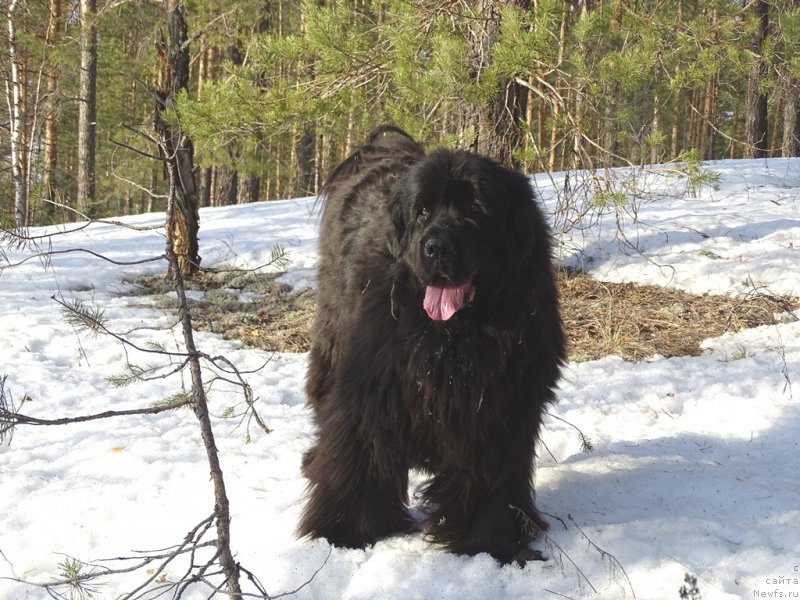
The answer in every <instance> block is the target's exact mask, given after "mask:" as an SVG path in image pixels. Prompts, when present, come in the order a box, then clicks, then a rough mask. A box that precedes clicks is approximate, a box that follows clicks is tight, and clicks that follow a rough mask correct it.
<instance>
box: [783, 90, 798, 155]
mask: <svg viewBox="0 0 800 600" xmlns="http://www.w3.org/2000/svg"><path fill="white" fill-rule="evenodd" d="M783 102H784V103H783V139H782V142H781V156H785V157H788V156H800V81H798V80H796V79H792V80H790V81H789V82H788V84H787V85H786V88H785V89H784V97H783Z"/></svg>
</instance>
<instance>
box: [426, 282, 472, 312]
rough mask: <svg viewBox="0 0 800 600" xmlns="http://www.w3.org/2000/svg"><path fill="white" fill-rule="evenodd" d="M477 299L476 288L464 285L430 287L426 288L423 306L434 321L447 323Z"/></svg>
mask: <svg viewBox="0 0 800 600" xmlns="http://www.w3.org/2000/svg"><path fill="white" fill-rule="evenodd" d="M474 297H475V288H474V287H472V284H471V283H469V282H467V283H464V284H462V285H449V286H445V285H429V286H428V287H427V288H425V300H424V301H423V303H422V306H423V307H424V308H425V312H426V313H428V316H429V317H430V318H431V319H433V320H434V321H447V320H448V319H449V318H450V317H452V316H453V315H454V314H456V313H457V312H458V311H459V310H460V309H461V308H463V307H464V306H465V305H466V304H468V303H469V302H471V301H472V299H473V298H474Z"/></svg>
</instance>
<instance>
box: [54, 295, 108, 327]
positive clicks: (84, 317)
mask: <svg viewBox="0 0 800 600" xmlns="http://www.w3.org/2000/svg"><path fill="white" fill-rule="evenodd" d="M61 314H62V315H63V317H64V320H65V321H66V322H67V323H69V324H70V325H71V326H72V327H73V328H74V329H75V330H76V331H86V332H89V333H91V334H92V335H94V336H98V335H100V334H101V333H103V331H104V330H105V318H104V316H105V311H104V310H103V309H102V308H100V307H98V306H90V305H87V304H85V303H84V302H83V301H81V300H80V299H78V298H71V299H69V300H65V301H64V302H63V304H62V306H61Z"/></svg>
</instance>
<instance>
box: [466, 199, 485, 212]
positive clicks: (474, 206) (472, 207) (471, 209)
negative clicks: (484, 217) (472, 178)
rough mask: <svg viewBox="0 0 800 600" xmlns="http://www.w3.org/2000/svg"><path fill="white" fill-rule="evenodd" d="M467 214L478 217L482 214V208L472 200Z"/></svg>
mask: <svg viewBox="0 0 800 600" xmlns="http://www.w3.org/2000/svg"><path fill="white" fill-rule="evenodd" d="M469 212H471V213H472V214H473V215H479V214H480V213H482V212H483V208H481V205H480V204H479V203H478V201H477V200H473V201H472V202H470V203H469Z"/></svg>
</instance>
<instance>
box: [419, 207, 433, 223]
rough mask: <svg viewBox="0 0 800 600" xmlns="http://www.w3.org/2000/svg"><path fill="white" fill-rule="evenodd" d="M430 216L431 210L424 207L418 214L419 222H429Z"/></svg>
mask: <svg viewBox="0 0 800 600" xmlns="http://www.w3.org/2000/svg"><path fill="white" fill-rule="evenodd" d="M430 216H431V211H429V210H428V209H427V208H425V207H424V206H423V207H422V208H420V209H419V212H418V213H417V219H418V220H419V221H420V222H421V223H424V222H425V221H427V220H428V217H430Z"/></svg>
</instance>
